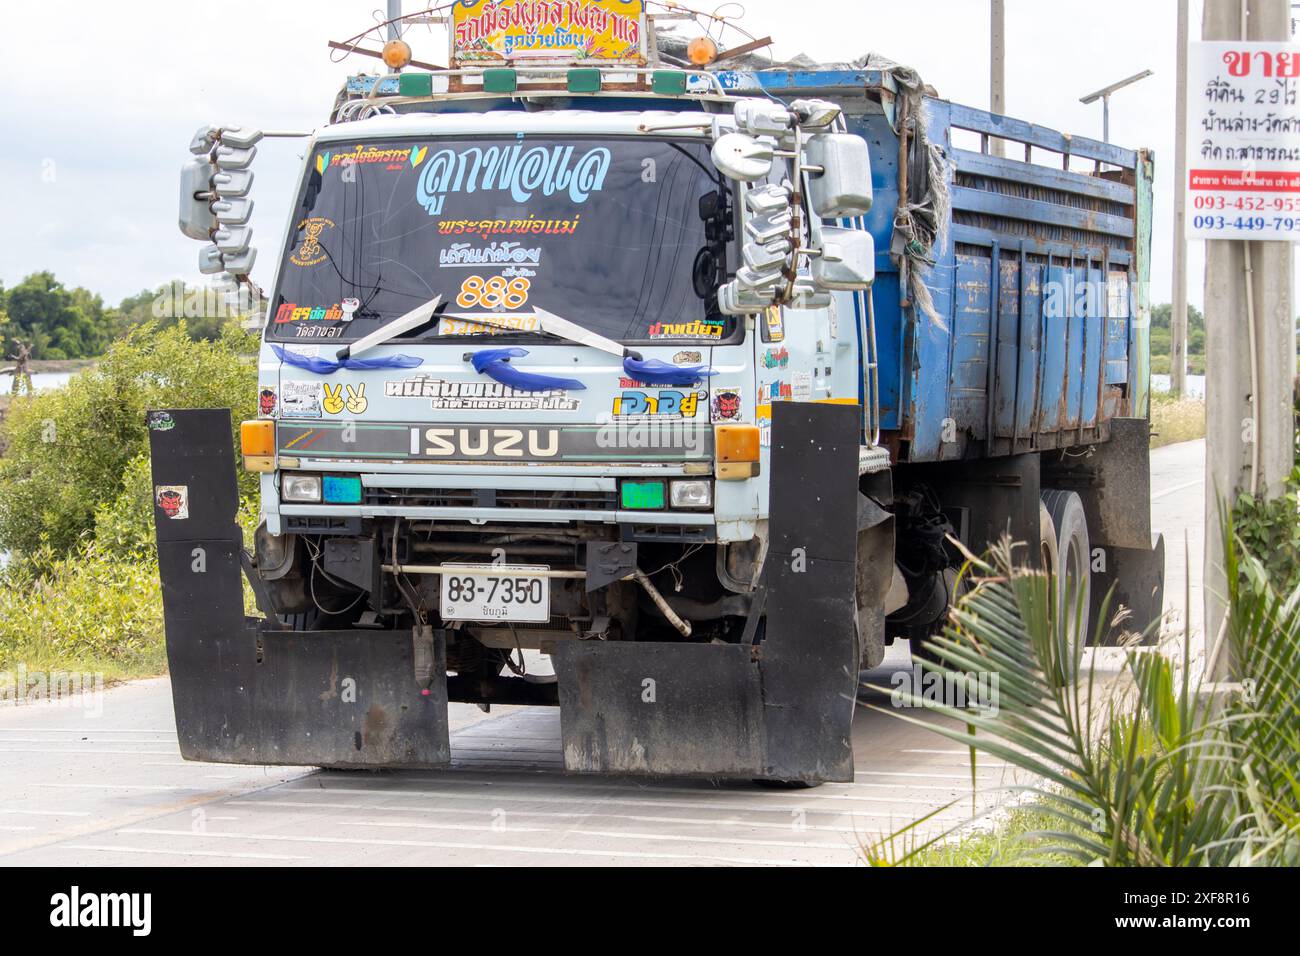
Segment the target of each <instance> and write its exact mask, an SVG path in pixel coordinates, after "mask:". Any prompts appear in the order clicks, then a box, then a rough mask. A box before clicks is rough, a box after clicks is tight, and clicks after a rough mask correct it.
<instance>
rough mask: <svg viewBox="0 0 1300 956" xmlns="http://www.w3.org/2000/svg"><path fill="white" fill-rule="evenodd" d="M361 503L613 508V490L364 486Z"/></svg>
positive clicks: (614, 502) (419, 506)
mask: <svg viewBox="0 0 1300 956" xmlns="http://www.w3.org/2000/svg"><path fill="white" fill-rule="evenodd" d="M364 504H366V505H371V506H374V507H386V508H393V507H401V508H407V507H409V508H501V509H511V508H532V509H547V510H556V511H616V510H617V509H618V495H617V493H616V492H613V491H558V490H553V489H544V490H543V489H532V490H518V489H510V490H500V489H495V488H402V487H396V486H385V487H383V488H367V489H365V500H364Z"/></svg>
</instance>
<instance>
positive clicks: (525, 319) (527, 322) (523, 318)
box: [438, 312, 539, 335]
mask: <svg viewBox="0 0 1300 956" xmlns="http://www.w3.org/2000/svg"><path fill="white" fill-rule="evenodd" d="M478 315H482V316H484V317H487V316H491V318H492V322H493V324H492V325H486V324H484V323H482V322H475V321H474V319H475V318H476V317H477V315H476V314H475V313H472V312H471V313H469V314H468V315H455V316H452V315H444V316H443V317H442V321H440V322H439V323H438V334H439V335H504V334H507V333H509V332H514V331H519V332H536V331H537V329H538V328H539V326H538V322H537V316H536V315H534V314H532V313H531V312H530V313H526V314H521V315H511V314H510V313H508V312H483V313H478Z"/></svg>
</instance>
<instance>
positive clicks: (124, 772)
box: [0, 442, 1204, 866]
mask: <svg viewBox="0 0 1300 956" xmlns="http://www.w3.org/2000/svg"><path fill="white" fill-rule="evenodd" d="M1203 468H1204V444H1203V443H1201V442H1193V443H1188V444H1185V445H1176V446H1171V447H1169V448H1163V449H1158V450H1157V451H1156V452H1154V453H1153V456H1152V504H1153V509H1154V523H1155V526H1156V528H1157V530H1160V531H1163V532H1164V534H1165V537H1166V541H1167V546H1168V555H1169V558H1168V569H1167V573H1168V577H1169V579H1170V581H1171V583H1173V582H1178V581H1181V580H1182V578H1183V571H1184V568H1185V565H1186V560H1185V553H1186V552H1185V551H1184V544H1183V541H1184V534H1185V533H1186V536H1187V540H1188V541H1189V543H1190V549H1191V550H1190V553H1191V554H1192V555H1194V556H1196V555H1199V553H1200V548H1201V541H1202V529H1201V525H1202V520H1203V518H1202V515H1203V511H1204V509H1203V506H1202V501H1203V493H1202V480H1203V479H1202V477H1201V476H1202V473H1203ZM1194 563H1196V562H1194ZM1192 570H1193V572H1194V574H1193V579H1194V580H1193V583H1194V595H1193V600H1194V608H1193V621H1196V620H1198V619H1199V603H1197V597H1196V595H1199V581H1200V569H1199V564H1197V566H1196V567H1194V568H1193V569H1192ZM1183 592H1184V589H1183V588H1182V587H1170V588H1167V589H1166V595H1167V608H1168V609H1169V610H1171V611H1174V612H1176V613H1181V612H1182V607H1181V600H1182V596H1183ZM909 666H910V664H909V658H908V656H907V653H906V648H905V647H904V646H901V645H900V646H896V647H895V648H893V649H892V650H891V652H890V655H889V656H888V657H887V658H886V661H885V663H884V664H883V665H882V666H881V667H880V668H877V669H876V670H875V671H873V672H871V674H869V675H867V677H866V682H867V683H871V684H875V685H879V686H890V685H891V677H892V676H893V675H894V674H895V673H898V672H900V671H903V670H906V669H907V668H908V667H909ZM863 700H864V702H866V703H873V704H876V705H878V706H881V707H883V708H884V709H885V710H886V711H888V710H890V708H889V705H888V698H887V697H885V696H884V695H881V694H877V693H872V692H869V691H864V694H863ZM451 711H452V714H451V716H452V750H453V754H454V767H453V769H452V770H449V771H441V772H419V773H417V772H401V773H361V772H356V773H344V772H336V771H313V770H311V769H308V768H301V769H296V768H283V767H278V768H262V767H235V766H222V765H216V764H202V763H187V762H185V761H183V760H181V758H180V755H179V753H178V751H177V746H176V738H175V734H174V725H173V721H172V711H171V693H170V687H169V684H168V682H167V680H166V679H163V678H160V679H155V680H144V681H137V682H134V683H131V684H128V685H125V686H122V687H117V688H114V689H112V690H109V691H107V692H106V693H104V694H102V695H100V696H99V697H95V696H94V695H91V696H90V697H83V698H81V699H80V700H79V701H77V702H76V703H75V705H73V706H69V705H68V704H67V703H62V704H48V703H35V704H29V705H23V706H0V863H3V864H6V865H10V866H16V865H24V864H26V865H33V864H37V865H96V866H107V865H124V864H125V865H132V864H133V865H190V864H199V865H203V864H209V865H210V864H217V865H240V866H248V865H259V864H317V865H349V864H451V865H479V864H482V865H507V866H509V865H528V864H551V865H555V864H559V865H566V864H573V865H592V864H600V865H683V864H686V865H696V864H760V865H777V866H781V865H786V866H788V865H800V864H823V865H835V864H838V865H852V864H854V863H857V862H860V860H861V850H860V845H861V842H862V841H863V840H864V839H870V838H873V837H877V836H879V835H880V834H882V833H884V832H888V831H890V830H892V829H895V828H897V827H899V826H901V825H903V824H905V823H907V822H908V821H910V820H912V819H914V818H916V817H919V816H922V815H924V814H925V813H928V812H931V811H932V810H935V809H937V808H939V807H943V806H944V805H946V804H949V803H952V802H953V801H956V804H955V805H953V806H951V807H950V808H949V809H947V810H945V811H944V812H942V813H941V814H939V816H937V817H936V818H935V820H934V821H933V825H934V826H936V827H945V826H949V825H954V824H956V823H958V822H960V821H962V820H964V819H966V818H968V817H969V816H970V814H971V812H972V802H974V804H975V809H977V810H978V811H980V812H981V813H983V812H985V811H987V810H989V809H991V808H994V807H996V806H998V805H999V804H1000V803H1001V802H1003V801H1006V800H1008V799H1011V798H1012V795H1011V794H1010V793H1008V792H1007V791H1005V790H999V789H998V788H1000V787H1005V786H1007V785H1009V784H1011V783H1014V782H1015V779H1014V778H1013V776H1012V775H1011V773H1010V772H1009V771H1008V770H1007V769H1005V768H1004V767H1003V766H1001V765H1000V764H998V763H997V762H995V761H991V760H985V759H984V758H981V760H980V763H979V764H978V766H977V770H976V775H977V783H978V788H979V791H980V793H979V795H978V796H977V797H975V798H972V788H971V772H970V766H969V763H968V759H967V755H966V752H965V751H964V750H963V749H962V748H960V747H959V746H957V745H955V744H952V743H949V742H948V741H946V740H945V739H944V738H942V737H940V736H938V735H937V734H934V733H933V732H931V731H930V730H928V729H926V728H924V727H917V726H914V725H912V724H909V723H907V722H905V721H902V720H899V719H898V718H897V717H896V716H895V715H894V714H893V713H889V712H881V711H878V710H873V709H871V708H870V707H867V706H863V707H860V708H859V711H858V714H857V718H856V720H855V725H854V749H855V760H856V766H857V772H856V779H855V780H854V781H853V783H847V784H826V785H824V786H822V787H819V788H816V789H813V790H801V791H773V790H767V789H762V788H759V787H756V786H754V785H752V784H748V783H732V784H726V785H718V784H713V783H709V782H703V781H695V780H664V781H641V780H630V779H621V778H609V777H586V776H578V775H568V774H565V773H563V771H562V757H561V752H560V744H559V713H558V711H556V710H554V709H551V708H531V707H510V708H494V709H493V712H492V713H491V714H484V713H482V712H481V711H479V710H478V709H477V708H476V707H473V706H470V705H464V704H453V705H451Z"/></svg>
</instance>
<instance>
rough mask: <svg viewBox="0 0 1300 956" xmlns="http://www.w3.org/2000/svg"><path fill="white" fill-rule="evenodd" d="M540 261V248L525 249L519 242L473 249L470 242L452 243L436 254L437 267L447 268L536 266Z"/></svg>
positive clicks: (497, 243)
mask: <svg viewBox="0 0 1300 956" xmlns="http://www.w3.org/2000/svg"><path fill="white" fill-rule="evenodd" d="M541 261H542V247H541V246H532V247H531V248H525V247H524V245H523V243H519V242H493V243H490V244H488V245H486V246H479V247H477V248H476V247H475V246H474V244H473V243H472V242H453V243H452V244H451V245H450V246H448V247H447V248H446V249H443V250H441V251H440V252H439V253H438V265H440V266H445V267H449V268H453V269H455V268H460V267H463V266H477V265H508V264H510V263H517V264H522V265H530V266H538V265H540V264H541Z"/></svg>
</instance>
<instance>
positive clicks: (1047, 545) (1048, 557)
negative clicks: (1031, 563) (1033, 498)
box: [1038, 499, 1056, 574]
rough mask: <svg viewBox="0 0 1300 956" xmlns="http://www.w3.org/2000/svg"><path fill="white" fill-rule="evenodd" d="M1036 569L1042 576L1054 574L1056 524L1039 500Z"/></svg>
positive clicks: (1044, 504) (1045, 506)
mask: <svg viewBox="0 0 1300 956" xmlns="http://www.w3.org/2000/svg"><path fill="white" fill-rule="evenodd" d="M1038 569H1039V570H1040V571H1042V572H1043V573H1044V574H1055V573H1056V524H1055V522H1053V521H1052V513H1051V512H1050V511H1048V510H1047V505H1046V503H1045V502H1043V501H1042V500H1041V499H1040V500H1039V502H1038Z"/></svg>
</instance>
